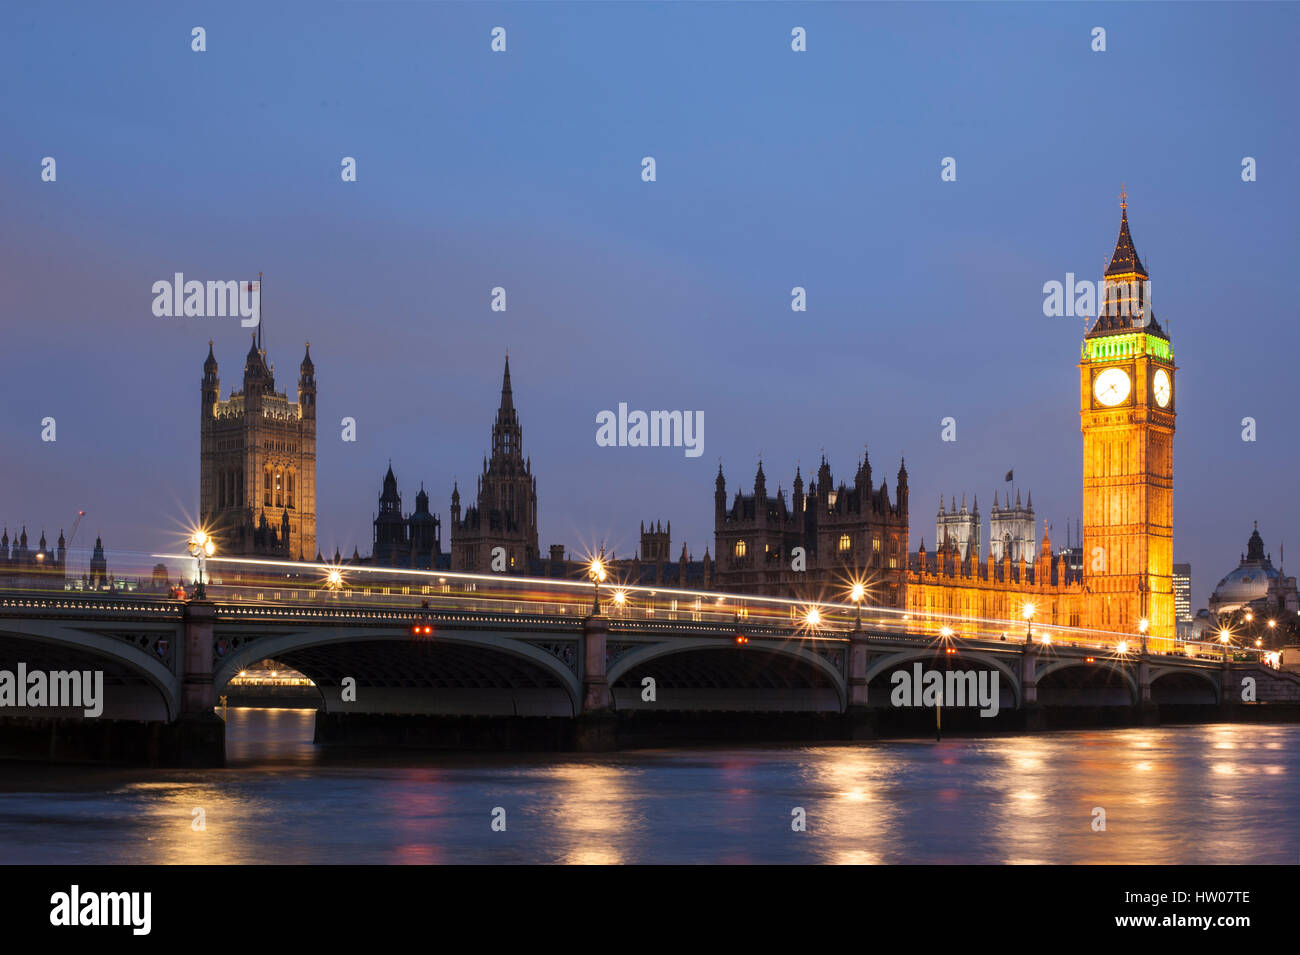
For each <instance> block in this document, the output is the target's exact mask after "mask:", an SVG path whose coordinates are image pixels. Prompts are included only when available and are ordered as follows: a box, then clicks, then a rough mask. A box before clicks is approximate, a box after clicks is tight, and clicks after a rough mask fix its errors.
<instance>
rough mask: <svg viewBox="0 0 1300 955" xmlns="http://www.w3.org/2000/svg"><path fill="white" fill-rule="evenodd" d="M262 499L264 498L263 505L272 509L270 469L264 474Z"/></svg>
mask: <svg viewBox="0 0 1300 955" xmlns="http://www.w3.org/2000/svg"><path fill="white" fill-rule="evenodd" d="M262 497H263V501H262V503H263V504H264V505H265V506H266V507H270V506H271V471H270V469H269V468H268V469H267V470H266V471H265V472H263V474H262Z"/></svg>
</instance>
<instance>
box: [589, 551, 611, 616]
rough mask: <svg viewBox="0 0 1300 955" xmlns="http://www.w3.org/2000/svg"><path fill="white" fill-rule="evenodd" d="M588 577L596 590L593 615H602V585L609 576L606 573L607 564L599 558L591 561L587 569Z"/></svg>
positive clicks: (592, 608) (592, 607)
mask: <svg viewBox="0 0 1300 955" xmlns="http://www.w3.org/2000/svg"><path fill="white" fill-rule="evenodd" d="M587 576H588V577H589V578H590V579H591V582H592V584H594V585H595V588H596V597H595V601H594V602H593V603H592V606H591V612H592V614H593V615H599V614H600V585H601V584H602V583H603V582H604V580H605V577H606V576H607V574H606V572H605V562H604V561H603V560H602V559H601V558H599V557H593V558H592V559H591V566H590V567H588V568H587Z"/></svg>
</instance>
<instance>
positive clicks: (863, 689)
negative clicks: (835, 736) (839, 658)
mask: <svg viewBox="0 0 1300 955" xmlns="http://www.w3.org/2000/svg"><path fill="white" fill-rule="evenodd" d="M869 647H870V643H869V641H868V639H867V633H866V631H865V630H860V629H859V630H854V631H853V632H852V633H850V634H849V692H848V707H847V709H846V711H845V715H846V717H847V720H848V726H847V734H846V735H847V736H848V738H849V739H875V738H876V720H875V715H874V714H873V713H872V712H871V708H870V706H869V705H868V701H867V666H868V664H869V662H870V659H871V653H870V649H869Z"/></svg>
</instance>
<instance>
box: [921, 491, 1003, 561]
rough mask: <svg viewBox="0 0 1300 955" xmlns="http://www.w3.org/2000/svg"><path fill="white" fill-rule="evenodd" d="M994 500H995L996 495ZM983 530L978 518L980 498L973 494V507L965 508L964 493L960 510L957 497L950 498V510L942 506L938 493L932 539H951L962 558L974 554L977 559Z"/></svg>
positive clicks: (942, 540) (940, 542)
mask: <svg viewBox="0 0 1300 955" xmlns="http://www.w3.org/2000/svg"><path fill="white" fill-rule="evenodd" d="M994 500H995V501H996V500H997V497H996V495H995V496H994ZM983 530H984V524H983V522H982V521H981V520H980V499H979V495H978V494H977V495H975V500H974V505H973V509H971V510H967V509H966V495H965V494H964V493H963V494H962V496H961V510H960V511H959V510H957V498H956V497H955V496H954V497H953V499H952V510H946V509H945V508H944V506H943V495H942V494H941V495H939V513H938V514H937V515H935V518H934V539H935V541H936V542H937V543H939V544H942V543H943V542H944V541H952V543H953V544H954V545H955V546H956V548H957V552H958V553H959V554H961V557H962V560H965V559H966V558H967V557H970V556H972V555H973V556H974V557H975V559H976V560H979V558H980V554H982V553H983V549H982V548H981V547H980V537H981V535H982V532H983Z"/></svg>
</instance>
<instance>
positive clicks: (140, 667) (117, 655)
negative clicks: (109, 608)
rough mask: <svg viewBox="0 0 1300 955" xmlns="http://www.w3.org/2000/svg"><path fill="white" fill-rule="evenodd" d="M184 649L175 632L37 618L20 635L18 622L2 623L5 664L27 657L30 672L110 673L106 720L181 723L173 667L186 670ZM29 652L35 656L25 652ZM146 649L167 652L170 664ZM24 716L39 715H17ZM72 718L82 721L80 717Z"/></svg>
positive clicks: (0, 633) (1, 656) (172, 629)
mask: <svg viewBox="0 0 1300 955" xmlns="http://www.w3.org/2000/svg"><path fill="white" fill-rule="evenodd" d="M112 634H117V635H112ZM142 640H143V641H144V643H143V644H141V642H140V641H142ZM160 641H163V642H161V643H160ZM182 644H183V640H182V636H181V633H180V632H179V631H178V629H177V628H176V627H174V626H173V627H169V628H168V629H166V630H159V629H157V628H156V627H149V626H147V625H140V626H135V625H132V624H128V625H126V626H123V625H118V624H110V623H108V622H105V624H104V625H103V626H98V627H97V626H94V624H92V623H90V622H88V621H77V622H75V623H72V622H69V623H64V622H62V621H61V620H59V619H57V618H35V619H27V620H24V621H23V623H22V627H21V629H19V628H16V627H15V626H14V621H12V620H0V661H2V660H3V659H4V658H5V657H12V658H13V660H14V662H17V661H18V660H20V659H23V658H24V657H26V658H27V659H26V660H25V661H24V662H26V663H27V665H28V667H29V668H38V667H39V668H40V669H51V670H68V669H81V670H85V669H102V670H104V671H105V672H104V677H105V689H104V696H105V706H104V712H103V713H102V714H101V717H102V718H106V719H114V718H116V719H142V720H163V721H171V720H174V719H176V718H177V717H178V716H179V715H180V711H181V698H180V679H179V678H178V677H177V676H176V674H175V673H174V672H173V671H172V668H171V667H177V668H179V667H180V666H181V665H182V664H181V662H180V661H181V660H182V659H183V652H184V647H183V645H182ZM25 646H30V647H31V648H32V650H33V651H34V652H31V653H27V652H25V650H24V647H25ZM146 646H148V647H151V648H157V649H159V650H160V649H161V648H162V647H164V646H165V647H166V660H167V661H168V662H164V659H163V658H161V657H160V656H159V655H158V652H157V650H155V651H153V652H151V651H150V650H147V649H145V647H146ZM42 655H43V656H45V658H46V659H45V660H42V659H41V657H42ZM169 663H170V666H169ZM140 690H143V691H144V692H140ZM18 712H24V713H26V714H30V713H32V712H35V711H13V714H16V713H18ZM13 714H11V715H13ZM61 715H63V714H61ZM66 715H67V716H68V717H69V718H73V719H75V718H78V714H66Z"/></svg>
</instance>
